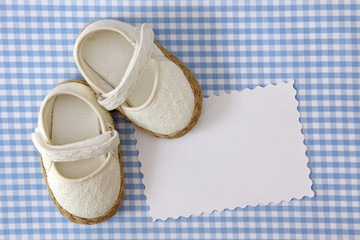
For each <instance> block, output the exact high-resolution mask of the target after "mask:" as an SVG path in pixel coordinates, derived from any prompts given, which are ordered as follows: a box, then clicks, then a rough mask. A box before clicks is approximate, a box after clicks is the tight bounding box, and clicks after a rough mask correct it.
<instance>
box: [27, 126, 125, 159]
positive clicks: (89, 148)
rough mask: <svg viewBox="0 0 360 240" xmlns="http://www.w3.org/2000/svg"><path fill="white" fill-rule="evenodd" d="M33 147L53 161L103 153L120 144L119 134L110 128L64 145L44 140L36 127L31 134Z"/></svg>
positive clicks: (82, 157) (84, 157)
mask: <svg viewBox="0 0 360 240" xmlns="http://www.w3.org/2000/svg"><path fill="white" fill-rule="evenodd" d="M31 137H32V140H33V142H34V145H35V147H36V148H37V150H38V151H39V152H40V154H41V155H42V157H44V158H45V159H46V160H50V161H53V162H70V161H76V160H81V159H87V158H91V157H97V156H100V155H104V154H106V153H108V152H110V151H112V150H113V149H114V148H116V147H117V146H118V145H119V144H120V139H119V134H118V132H117V131H116V130H110V131H107V132H105V133H103V134H100V135H99V136H96V137H94V138H90V139H86V140H84V141H80V142H76V143H70V144H65V145H51V144H49V143H47V142H46V140H45V139H44V137H43V135H42V134H41V132H40V130H39V129H38V128H36V129H35V132H34V133H32V135H31Z"/></svg>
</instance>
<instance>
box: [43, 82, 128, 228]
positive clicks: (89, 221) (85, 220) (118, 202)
mask: <svg viewBox="0 0 360 240" xmlns="http://www.w3.org/2000/svg"><path fill="white" fill-rule="evenodd" d="M69 82H76V83H81V84H83V85H86V86H89V85H88V84H87V83H86V81H85V80H77V79H74V80H68V81H64V82H61V83H59V84H57V85H56V86H58V85H61V84H64V83H69ZM108 114H109V113H108ZM109 115H110V114H109ZM113 129H116V127H115V124H114V122H113ZM118 152H119V164H120V175H121V185H120V191H119V195H118V197H117V199H116V201H115V203H114V205H113V206H112V207H111V208H110V209H109V210H108V211H107V212H106V213H105V214H104V215H102V216H100V217H97V218H82V217H78V216H75V215H73V214H71V213H69V212H68V211H66V210H65V209H64V208H62V207H61V206H60V204H59V203H58V201H57V200H56V198H55V196H54V194H53V192H52V191H51V189H50V187H49V184H48V181H47V175H46V170H45V168H44V164H43V160H42V156H41V154H40V161H41V168H42V173H43V175H44V179H45V183H46V186H47V189H48V192H49V195H50V198H51V201H52V202H53V203H54V205H55V207H56V208H57V209H58V210H59V212H60V213H61V214H62V215H63V216H64V217H66V218H67V219H69V220H70V221H71V222H74V223H79V224H87V225H92V224H96V223H100V222H104V221H106V220H108V219H109V218H111V217H112V216H114V215H115V213H116V212H117V210H118V209H119V207H120V205H121V202H122V199H123V198H124V195H125V191H124V188H125V185H124V173H123V168H122V161H121V152H120V146H119V147H118Z"/></svg>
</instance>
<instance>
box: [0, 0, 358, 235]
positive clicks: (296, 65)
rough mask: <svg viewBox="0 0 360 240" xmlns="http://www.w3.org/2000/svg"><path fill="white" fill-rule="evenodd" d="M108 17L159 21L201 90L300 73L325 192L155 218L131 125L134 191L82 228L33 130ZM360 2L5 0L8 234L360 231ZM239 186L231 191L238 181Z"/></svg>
mask: <svg viewBox="0 0 360 240" xmlns="http://www.w3.org/2000/svg"><path fill="white" fill-rule="evenodd" d="M99 18H114V19H118V20H122V21H125V22H130V23H133V24H140V23H143V22H147V23H150V24H152V25H153V27H154V32H155V34H156V39H157V40H158V41H159V42H160V43H162V44H163V45H164V46H165V47H166V48H167V49H169V50H170V51H172V52H174V53H175V54H176V55H177V56H178V57H179V58H180V59H182V60H183V61H184V63H185V64H187V65H188V66H189V68H190V69H191V70H192V71H193V72H194V73H195V75H196V76H197V77H198V80H199V82H200V83H201V86H202V88H203V90H204V94H205V95H209V94H212V93H218V92H222V91H230V90H234V89H237V90H241V89H244V88H253V87H255V86H258V85H265V84H268V83H277V82H282V81H289V80H293V79H296V80H297V81H296V84H295V87H296V89H297V90H298V96H297V98H298V100H299V102H300V105H299V111H300V112H301V122H302V123H303V126H304V128H303V133H304V134H305V135H306V144H307V146H308V152H307V153H308V156H309V158H310V162H309V167H310V168H311V169H312V174H311V178H312V179H313V182H314V185H313V189H314V191H315V193H316V196H315V197H313V198H304V199H302V200H293V201H291V202H289V203H282V204H278V205H270V206H258V207H247V208H245V209H236V210H231V211H230V210H226V211H223V212H214V213H211V214H209V215H204V216H198V217H190V218H179V219H176V220H173V219H170V220H167V221H165V222H163V221H157V222H152V219H151V218H150V217H149V214H148V210H149V207H148V206H147V205H146V197H145V195H144V185H143V184H142V174H141V173H140V171H139V165H140V164H139V162H138V161H137V158H136V156H137V150H136V140H135V138H134V136H133V132H134V128H133V126H132V125H131V124H129V123H128V122H127V121H126V120H124V119H123V118H121V117H120V116H119V115H118V114H117V113H114V118H115V121H116V124H117V127H118V129H119V132H120V134H121V138H122V139H121V140H122V143H121V150H122V154H123V161H124V171H125V180H126V196H125V199H124V201H123V204H122V206H121V207H120V209H119V211H118V213H117V214H116V215H115V217H114V218H112V219H110V220H109V221H107V222H105V223H102V224H98V225H94V226H83V225H77V224H74V223H71V222H69V221H68V220H66V219H65V218H64V217H62V216H61V215H60V213H59V212H58V211H57V209H56V208H55V207H54V205H53V204H52V202H51V201H50V198H49V196H48V192H47V190H46V185H45V184H44V180H43V176H42V174H41V167H40V161H39V155H38V153H37V152H36V151H35V148H34V146H33V144H32V142H31V140H30V133H31V132H32V131H33V129H34V128H35V126H36V125H37V117H38V110H39V107H40V104H41V101H42V100H43V98H44V97H45V96H46V94H47V93H48V91H49V90H50V89H51V88H52V87H53V86H54V85H55V84H57V83H59V82H61V81H63V80H67V79H72V78H80V77H81V75H80V73H79V71H78V69H77V68H76V66H75V63H74V59H73V57H72V48H73V44H74V40H75V38H76V35H77V33H78V32H79V31H80V29H81V28H82V27H83V26H84V25H85V24H86V23H88V22H90V21H92V20H94V19H99ZM359 50H360V4H359V2H358V3H356V1H355V0H354V1H339V2H333V3H330V2H328V1H315V2H312V1H307V0H304V1H278V0H274V1H268V2H261V1H245V3H242V1H239V2H238V1H209V2H203V1H198V0H191V1H165V0H162V1H157V2H152V1H133V0H124V1H118V2H116V1H102V3H101V4H100V3H98V2H97V1H94V0H91V1H89V2H87V1H84V2H83V1H75V0H74V1H65V2H58V1H56V2H46V1H36V2H35V1H29V2H26V1H7V2H5V3H4V1H2V2H1V3H0V114H1V118H0V239H114V238H121V239H131V238H132V239H135V238H137V239H179V238H190V239H356V238H357V239H360V81H359V70H360V68H359V67H360V65H359ZM234 191H236V189H234Z"/></svg>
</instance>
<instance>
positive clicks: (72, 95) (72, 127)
mask: <svg viewBox="0 0 360 240" xmlns="http://www.w3.org/2000/svg"><path fill="white" fill-rule="evenodd" d="M32 139H33V142H34V145H35V146H36V148H37V149H38V151H39V153H40V158H41V163H42V168H43V174H44V178H45V182H46V185H47V187H48V190H49V194H50V197H51V200H52V201H53V202H54V204H55V206H56V207H57V208H58V210H59V211H60V213H61V214H62V215H64V216H65V217H66V218H68V219H69V220H70V221H72V222H75V223H81V224H95V223H99V222H102V221H105V220H107V219H109V218H110V217H112V216H113V215H114V214H115V213H116V212H117V209H118V208H119V206H120V203H121V200H122V198H123V195H124V183H123V175H122V169H121V159H120V151H119V143H120V140H119V135H118V133H117V131H116V130H115V126H114V122H113V119H112V117H111V115H110V114H109V113H108V112H107V111H106V110H105V109H104V108H102V107H101V106H100V105H99V104H98V102H97V99H96V96H95V93H94V92H93V90H92V89H91V88H90V87H89V86H88V85H87V84H86V82H85V81H81V80H70V81H66V82H64V83H61V84H59V85H57V86H56V87H55V88H54V89H53V90H52V91H51V92H50V93H49V95H48V96H47V97H46V98H45V100H44V101H43V103H42V106H41V109H40V115H39V123H38V128H36V129H35V132H34V133H33V134H32Z"/></svg>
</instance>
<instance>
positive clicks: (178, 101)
mask: <svg viewBox="0 0 360 240" xmlns="http://www.w3.org/2000/svg"><path fill="white" fill-rule="evenodd" d="M184 78H185V76H184V74H183V72H182V70H181V69H180V68H179V67H178V66H177V65H176V64H174V63H173V62H171V61H162V62H159V82H158V88H157V92H156V95H155V96H154V98H153V99H152V101H151V102H150V103H149V104H148V105H147V106H142V107H139V108H130V107H127V106H126V104H122V105H121V107H119V108H118V110H119V111H121V112H123V113H124V114H125V115H126V116H127V117H128V118H129V119H130V120H131V121H132V122H134V123H136V124H137V125H139V126H140V127H143V128H145V129H149V130H150V131H152V132H156V133H160V134H171V133H174V132H177V131H179V130H181V129H183V128H185V127H186V126H187V124H188V123H189V122H190V120H191V117H192V113H193V112H194V94H193V91H192V89H191V86H190V84H189V82H188V81H187V79H186V78H185V79H184Z"/></svg>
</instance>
